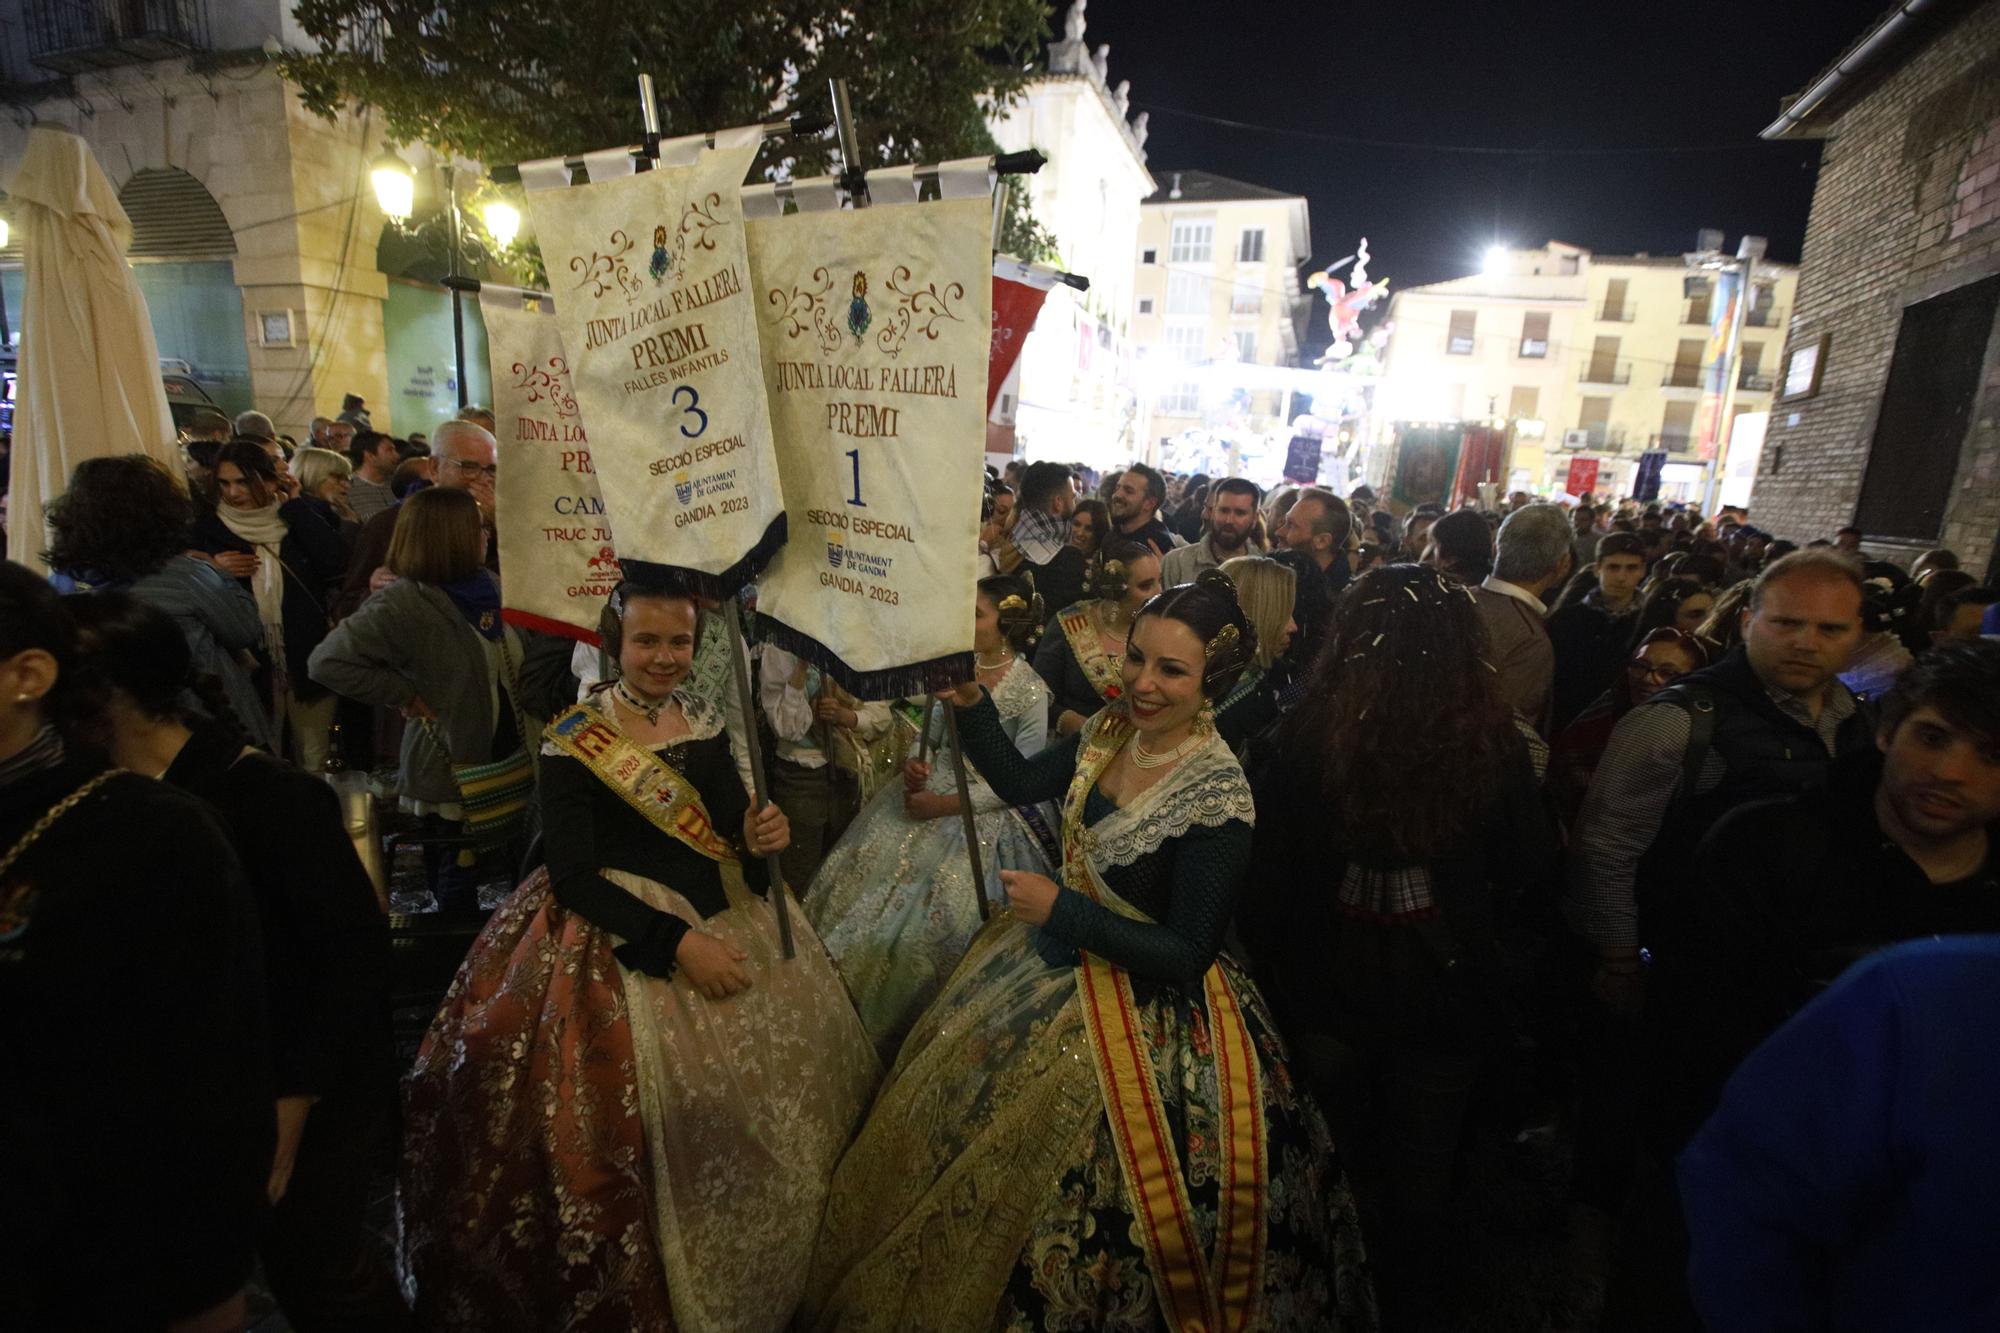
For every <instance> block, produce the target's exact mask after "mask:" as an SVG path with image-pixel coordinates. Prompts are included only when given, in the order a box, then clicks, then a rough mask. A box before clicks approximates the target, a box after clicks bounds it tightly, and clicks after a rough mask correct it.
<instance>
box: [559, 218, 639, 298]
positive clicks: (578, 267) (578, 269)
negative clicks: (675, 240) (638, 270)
mask: <svg viewBox="0 0 2000 1333" xmlns="http://www.w3.org/2000/svg"><path fill="white" fill-rule="evenodd" d="M604 245H605V248H604V249H603V250H592V251H591V252H590V257H589V258H588V259H586V258H584V257H583V256H582V255H574V256H572V257H571V258H570V261H569V271H570V272H572V273H575V274H578V275H579V276H578V278H577V280H576V283H575V285H574V286H573V287H572V288H571V290H573V291H574V290H581V289H582V288H584V287H588V288H590V295H591V297H592V299H596V298H598V297H601V296H603V295H604V294H605V293H606V292H609V291H611V290H613V289H616V290H618V291H622V292H624V293H625V298H626V299H627V300H628V301H629V300H631V299H632V298H633V297H635V296H637V295H638V294H639V293H640V291H642V290H643V289H644V284H642V283H641V282H640V281H639V279H638V278H637V277H636V276H635V275H634V274H633V272H632V266H631V265H630V264H628V263H626V262H625V256H627V255H629V254H631V253H632V238H631V236H629V235H628V234H627V233H626V231H625V229H624V228H623V227H620V228H619V229H617V230H616V231H614V232H612V233H611V235H610V236H608V237H606V238H605V241H604Z"/></svg>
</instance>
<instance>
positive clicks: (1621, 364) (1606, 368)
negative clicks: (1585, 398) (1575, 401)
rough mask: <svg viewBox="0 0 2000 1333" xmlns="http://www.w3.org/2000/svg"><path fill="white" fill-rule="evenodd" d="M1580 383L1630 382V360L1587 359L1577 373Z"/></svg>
mask: <svg viewBox="0 0 2000 1333" xmlns="http://www.w3.org/2000/svg"><path fill="white" fill-rule="evenodd" d="M1576 379H1577V383H1579V384H1630V383H1631V382H1632V363H1631V362H1630V361H1586V362H1584V363H1583V369H1581V370H1579V371H1578V372H1577V375H1576Z"/></svg>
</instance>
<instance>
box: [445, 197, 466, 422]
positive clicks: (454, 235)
mask: <svg viewBox="0 0 2000 1333" xmlns="http://www.w3.org/2000/svg"><path fill="white" fill-rule="evenodd" d="M444 192H445V194H446V196H448V198H449V200H450V203H449V207H448V210H447V211H448V213H449V216H448V217H447V218H446V219H445V223H446V225H447V226H448V227H450V229H451V234H450V236H449V237H447V238H446V261H445V267H446V269H447V274H446V276H447V277H449V278H452V279H456V278H458V276H459V272H458V261H459V253H458V183H457V181H456V180H455V179H454V178H453V171H452V164H451V163H450V162H449V161H447V162H446V163H445V164H444ZM445 286H447V287H450V288H451V368H452V375H453V377H454V378H455V379H456V380H457V381H458V405H459V407H460V409H461V410H462V409H463V408H464V407H465V405H466V404H467V403H469V402H471V401H472V398H471V396H470V395H469V394H468V393H467V389H466V383H465V305H464V298H463V297H461V296H460V295H459V291H458V286H457V284H456V282H447V283H446V284H445Z"/></svg>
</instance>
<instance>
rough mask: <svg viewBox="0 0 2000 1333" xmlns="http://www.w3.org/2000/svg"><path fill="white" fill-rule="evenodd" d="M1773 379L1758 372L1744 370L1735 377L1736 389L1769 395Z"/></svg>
mask: <svg viewBox="0 0 2000 1333" xmlns="http://www.w3.org/2000/svg"><path fill="white" fill-rule="evenodd" d="M1773 382H1774V377H1773V376H1770V375H1766V374H1765V373H1763V372H1762V371H1759V370H1746V371H1744V372H1743V373H1742V374H1740V375H1738V376H1737V377H1736V387H1737V388H1739V389H1748V390H1750V392H1752V393H1769V392H1771V385H1772V383H1773Z"/></svg>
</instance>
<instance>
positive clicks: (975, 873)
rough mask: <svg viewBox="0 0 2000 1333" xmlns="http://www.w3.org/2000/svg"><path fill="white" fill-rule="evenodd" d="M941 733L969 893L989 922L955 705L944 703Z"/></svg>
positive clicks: (990, 908)
mask: <svg viewBox="0 0 2000 1333" xmlns="http://www.w3.org/2000/svg"><path fill="white" fill-rule="evenodd" d="M944 725H945V734H946V735H948V736H950V737H951V761H952V764H953V766H954V767H955V768H956V769H957V770H958V817H959V819H960V820H961V821H962V822H963V824H964V828H965V854H966V856H967V857H968V858H970V860H971V861H972V891H973V892H974V893H976V894H978V895H979V919H980V920H981V921H988V920H991V919H992V917H993V902H992V900H991V899H990V898H988V897H987V896H986V865H985V858H984V857H982V856H980V854H979V821H978V820H977V819H975V818H973V814H972V784H971V782H970V781H969V780H968V779H967V778H966V776H965V745H964V743H963V742H961V741H960V740H959V739H958V705H956V704H946V705H945V710H944Z"/></svg>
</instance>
